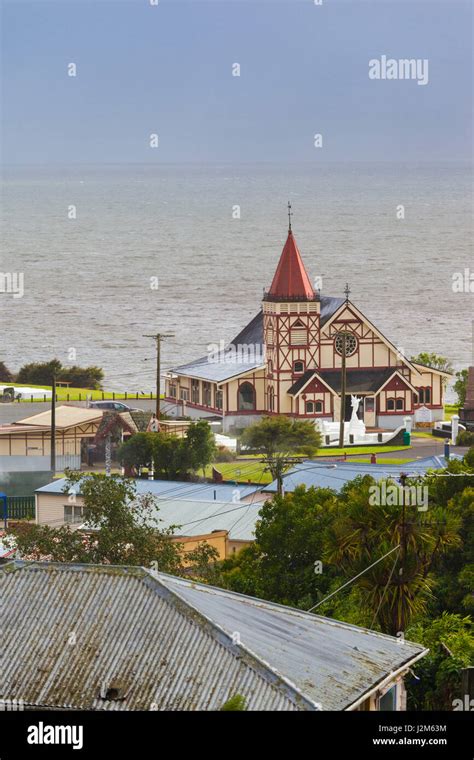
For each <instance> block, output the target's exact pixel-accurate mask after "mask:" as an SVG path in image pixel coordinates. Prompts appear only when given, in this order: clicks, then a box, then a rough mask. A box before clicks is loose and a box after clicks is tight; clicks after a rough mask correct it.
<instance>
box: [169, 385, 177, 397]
mask: <svg viewBox="0 0 474 760" xmlns="http://www.w3.org/2000/svg"><path fill="white" fill-rule="evenodd" d="M170 396H171V398H176V383H170Z"/></svg>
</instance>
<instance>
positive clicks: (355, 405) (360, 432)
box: [349, 395, 365, 438]
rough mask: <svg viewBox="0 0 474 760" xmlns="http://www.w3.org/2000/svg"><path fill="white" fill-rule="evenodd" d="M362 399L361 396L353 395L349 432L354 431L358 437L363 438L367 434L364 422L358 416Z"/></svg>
mask: <svg viewBox="0 0 474 760" xmlns="http://www.w3.org/2000/svg"><path fill="white" fill-rule="evenodd" d="M361 401H362V399H361V398H358V397H357V396H352V395H351V406H352V416H351V420H350V422H349V433H352V434H353V435H354V436H355V437H356V438H362V437H363V436H365V425H364V422H363V421H362V420H360V419H359V418H358V416H357V412H358V409H359V404H360V402H361Z"/></svg>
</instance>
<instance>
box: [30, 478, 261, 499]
mask: <svg viewBox="0 0 474 760" xmlns="http://www.w3.org/2000/svg"><path fill="white" fill-rule="evenodd" d="M66 483H67V480H66V478H59V479H58V480H53V481H52V482H51V483H48V484H47V485H45V486H42V487H41V488H38V489H37V493H64V487H65V485H66ZM134 483H135V486H136V489H137V493H138V494H148V493H151V494H153V495H154V496H157V497H158V498H162V499H186V500H188V499H191V500H192V501H214V502H223V503H224V502H232V501H236V500H237V501H238V500H241V499H245V498H246V497H248V496H250V495H251V494H253V493H255V492H256V491H258V490H259V487H258V486H256V485H248V486H245V485H241V484H238V485H237V484H236V485H233V484H231V483H228V484H225V483H191V482H187V481H181V480H144V479H143V478H135V479H134ZM74 490H75V492H76V494H77V495H79V494H80V485H79V486H77V485H75V486H74Z"/></svg>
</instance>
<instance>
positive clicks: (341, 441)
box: [339, 332, 346, 449]
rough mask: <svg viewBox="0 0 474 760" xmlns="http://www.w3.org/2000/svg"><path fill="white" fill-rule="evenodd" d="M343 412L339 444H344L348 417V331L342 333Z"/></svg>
mask: <svg viewBox="0 0 474 760" xmlns="http://www.w3.org/2000/svg"><path fill="white" fill-rule="evenodd" d="M341 373H342V376H341V413H340V422H339V446H340V448H341V449H342V447H343V446H344V422H345V417H346V333H345V332H344V333H343V334H342V360H341Z"/></svg>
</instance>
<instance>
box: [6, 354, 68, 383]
mask: <svg viewBox="0 0 474 760" xmlns="http://www.w3.org/2000/svg"><path fill="white" fill-rule="evenodd" d="M61 369H62V364H61V362H60V361H59V359H51V361H49V362H31V363H30V364H25V365H24V366H23V367H22V368H21V369H20V371H19V372H18V375H17V378H16V381H17V383H22V384H26V383H31V384H32V385H51V384H52V382H53V377H54V376H56V377H57V378H58V377H59V375H60V373H61Z"/></svg>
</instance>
